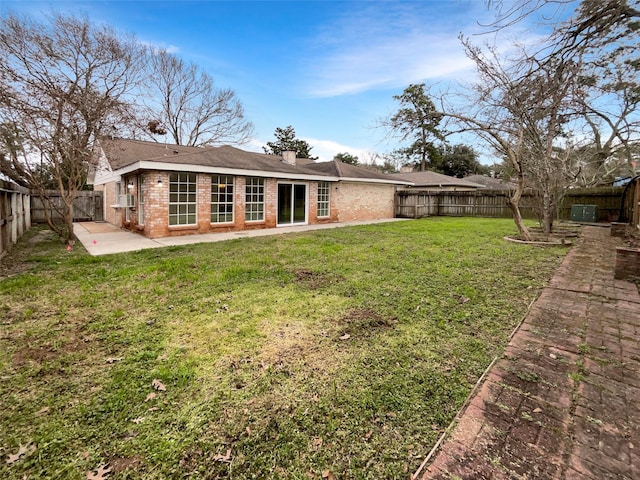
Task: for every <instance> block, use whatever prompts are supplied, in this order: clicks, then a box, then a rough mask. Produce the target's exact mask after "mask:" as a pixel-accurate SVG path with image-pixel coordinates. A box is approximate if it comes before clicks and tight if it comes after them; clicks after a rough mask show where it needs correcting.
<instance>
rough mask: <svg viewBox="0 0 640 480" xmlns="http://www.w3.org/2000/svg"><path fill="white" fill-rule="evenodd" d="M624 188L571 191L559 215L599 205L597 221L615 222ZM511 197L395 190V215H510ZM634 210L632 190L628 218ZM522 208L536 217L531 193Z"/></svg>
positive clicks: (480, 192) (501, 193)
mask: <svg viewBox="0 0 640 480" xmlns="http://www.w3.org/2000/svg"><path fill="white" fill-rule="evenodd" d="M623 190H624V187H606V188H597V189H575V190H569V191H568V192H567V193H566V194H565V196H564V198H563V199H562V202H561V204H560V205H559V207H558V209H557V216H558V217H559V218H560V219H562V220H569V219H570V218H571V207H572V206H573V205H596V207H597V212H598V213H597V220H598V221H615V220H617V219H618V212H619V210H620V202H621V199H622V192H623ZM508 199H509V192H508V191H506V190H474V191H462V192H456V191H426V190H422V191H421V190H400V191H398V192H397V193H396V205H395V213H396V217H402V218H421V217H428V216H452V217H456V216H457V217H461V216H468V217H496V218H511V217H512V214H511V210H510V208H509V204H508ZM633 209H634V194H633V192H629V193H627V195H626V196H625V205H624V207H623V213H624V214H625V218H633ZM520 211H521V213H522V216H523V217H524V218H531V219H536V218H537V215H536V211H535V208H534V198H533V196H532V195H530V194H525V195H523V197H522V199H521V201H520Z"/></svg>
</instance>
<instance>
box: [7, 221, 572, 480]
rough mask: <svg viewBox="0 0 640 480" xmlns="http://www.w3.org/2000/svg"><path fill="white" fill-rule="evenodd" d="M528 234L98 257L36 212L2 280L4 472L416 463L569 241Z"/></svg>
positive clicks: (348, 469)
mask: <svg viewBox="0 0 640 480" xmlns="http://www.w3.org/2000/svg"><path fill="white" fill-rule="evenodd" d="M514 232H515V227H514V226H513V222H511V221H508V220H494V219H469V218H460V219H454V218H431V219H424V220H414V221H406V222H398V223H389V224H380V225H371V226H362V227H348V228H339V229H335V230H321V231H316V232H310V233H300V234H291V235H276V236H273V237H261V238H242V239H238V240H233V241H228V242H221V243H212V244H200V245H191V246H185V247H170V248H164V249H155V250H147V251H142V252H137V253H128V254H119V255H111V256H104V257H90V256H89V255H88V254H87V253H86V252H85V251H84V250H83V249H82V248H81V247H76V248H75V249H74V250H73V251H72V252H70V253H68V252H66V250H64V248H63V247H62V246H61V245H60V244H59V243H57V242H56V241H51V240H50V241H48V242H41V243H36V242H35V240H34V239H33V237H34V235H35V234H37V233H38V231H37V229H34V230H33V231H32V232H30V233H29V234H28V235H27V236H26V237H25V238H24V239H23V240H22V242H21V243H20V244H19V245H18V246H16V248H15V249H14V251H13V253H12V256H13V257H12V258H16V256H20V255H22V256H23V257H24V256H27V257H28V260H30V261H31V262H32V264H31V267H30V269H29V270H27V271H25V272H23V273H19V274H15V275H12V276H10V277H9V278H5V279H3V280H2V281H0V318H2V322H1V324H0V381H1V383H0V454H1V455H2V457H3V460H2V462H1V463H0V478H10V479H22V478H56V479H65V478H69V479H72V478H73V479H83V478H87V477H86V472H88V471H95V470H96V469H97V468H98V466H99V465H104V464H108V465H109V467H110V468H111V472H110V474H108V475H106V476H105V477H104V478H107V477H108V478H109V479H114V478H153V479H155V478H211V479H214V478H233V479H245V478H291V479H309V478H317V479H320V478H322V475H323V473H324V475H325V477H328V476H329V474H328V473H327V471H330V472H331V473H332V474H333V475H334V476H335V478H336V479H351V478H354V479H355V478H362V479H364V478H367V479H391V478H401V479H406V478H408V476H409V473H408V472H413V471H414V470H415V469H416V468H417V467H418V465H419V464H420V462H421V461H422V459H423V458H424V456H425V455H426V453H427V452H428V451H429V450H430V449H431V447H432V446H433V444H434V443H435V442H436V440H437V438H438V436H439V435H440V434H441V433H442V431H443V430H444V428H446V426H447V425H448V424H449V422H450V421H451V419H452V418H453V417H454V415H455V413H456V411H457V410H458V409H459V408H460V406H461V405H462V403H463V402H464V400H465V398H466V396H467V395H468V393H469V392H470V390H471V388H472V387H473V385H474V383H475V382H476V380H477V379H478V377H479V376H480V375H481V374H482V372H483V371H484V369H485V368H486V367H487V365H488V364H489V363H490V362H491V360H492V359H493V357H494V356H496V355H498V354H500V352H501V351H502V350H503V349H504V347H505V344H506V340H507V337H508V335H509V334H510V333H511V331H512V330H513V328H514V327H515V326H516V325H517V324H518V322H519V321H520V320H521V318H522V317H523V315H524V313H525V311H526V309H527V306H528V305H529V304H530V302H531V301H532V299H533V298H534V297H535V296H536V295H537V294H538V293H539V291H540V289H541V288H542V287H543V286H544V285H545V284H546V282H547V280H548V279H549V278H550V276H551V274H552V272H553V270H554V268H555V267H556V266H557V265H558V263H559V262H560V260H561V259H562V257H563V256H564V254H565V253H566V249H563V248H559V247H558V248H535V247H528V246H523V245H516V244H512V243H508V242H505V241H504V240H503V236H504V235H507V234H511V233H514ZM34 245H35V247H37V248H34ZM2 261H3V262H4V261H7V262H8V261H10V258H6V259H3V260H2ZM154 382H155V385H156V387H154V386H153V384H154ZM158 388H159V389H158ZM163 388H164V390H163ZM29 442H31V445H30V447H31V448H28V449H27V453H26V454H23V455H21V456H19V457H18V458H17V459H16V456H12V457H10V455H14V454H16V453H18V451H19V447H20V445H23V446H24V445H27V444H28V443H29ZM34 446H35V450H33V447H34Z"/></svg>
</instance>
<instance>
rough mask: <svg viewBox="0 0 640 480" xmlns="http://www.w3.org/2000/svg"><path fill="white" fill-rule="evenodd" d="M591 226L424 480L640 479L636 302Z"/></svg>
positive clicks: (605, 241) (609, 246) (604, 239)
mask: <svg viewBox="0 0 640 480" xmlns="http://www.w3.org/2000/svg"><path fill="white" fill-rule="evenodd" d="M619 244H620V240H619V239H618V238H614V237H611V236H610V235H609V229H607V228H601V227H585V229H584V231H583V234H582V236H581V238H580V239H579V241H578V242H577V244H576V246H574V247H573V249H572V250H571V251H570V252H569V254H568V255H567V257H566V258H565V260H564V261H563V263H562V265H561V266H560V268H559V269H558V271H557V272H556V274H555V275H554V277H553V278H552V280H551V282H550V283H549V285H548V286H547V287H546V288H545V289H544V291H543V292H542V294H541V296H540V298H539V299H538V300H537V301H536V302H535V304H534V305H533V307H532V309H531V311H530V312H529V314H528V315H527V318H526V319H525V321H524V323H523V324H522V326H521V328H520V329H519V330H518V332H517V333H516V334H515V336H514V337H513V339H512V341H511V342H510V344H509V346H508V348H507V350H506V352H505V355H504V356H503V357H502V358H501V359H499V360H498V361H497V362H496V363H495V364H494V365H493V367H492V368H491V370H490V372H489V374H488V375H487V377H486V379H485V381H484V383H483V384H482V386H481V388H479V390H478V391H477V394H476V395H475V396H474V397H473V398H472V400H471V402H470V403H469V405H468V407H467V408H466V410H465V411H464V412H463V414H462V415H461V417H460V420H459V422H458V424H457V426H456V427H455V429H454V430H453V431H452V433H451V435H450V436H449V437H448V439H447V440H446V441H445V442H444V444H443V446H442V448H441V450H440V451H439V452H438V453H437V455H436V456H435V459H434V461H433V462H432V463H431V464H430V465H428V466H427V467H425V469H424V470H423V472H421V478H423V479H458V478H461V479H495V480H499V479H567V480H568V479H589V480H591V479H592V480H604V479H616V480H619V479H640V295H639V294H638V287H637V286H636V285H635V284H633V283H630V282H625V281H621V280H614V278H613V269H614V266H615V246H616V245H619Z"/></svg>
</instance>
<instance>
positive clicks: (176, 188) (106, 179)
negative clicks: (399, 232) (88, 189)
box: [93, 139, 409, 238]
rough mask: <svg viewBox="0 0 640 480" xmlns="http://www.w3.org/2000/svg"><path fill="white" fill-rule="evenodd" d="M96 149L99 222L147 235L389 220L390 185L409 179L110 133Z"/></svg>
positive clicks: (290, 157) (330, 164)
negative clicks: (113, 136) (100, 200)
mask: <svg viewBox="0 0 640 480" xmlns="http://www.w3.org/2000/svg"><path fill="white" fill-rule="evenodd" d="M98 155H99V160H98V166H97V168H96V172H95V177H94V181H93V183H94V189H95V190H96V191H102V192H103V198H104V202H103V204H104V209H105V211H104V218H105V220H107V221H108V222H110V223H112V224H114V225H118V226H121V227H123V228H126V229H128V230H132V231H136V232H139V233H141V234H143V235H145V236H147V237H150V238H157V237H167V236H173V235H188V234H195V233H215V232H227V231H235V230H249V229H256V228H273V227H278V226H285V225H296V224H302V225H307V224H320V223H332V222H348V221H355V220H376V219H385V218H393V216H394V195H395V189H396V186H397V185H403V184H408V183H409V182H406V181H403V180H400V179H394V178H391V177H389V176H387V175H384V174H380V173H377V172H372V171H369V170H367V169H365V168H361V167H354V166H352V165H347V164H344V163H342V162H339V161H335V160H334V161H330V162H322V163H314V162H312V161H310V160H308V159H296V158H295V153H294V152H284V154H283V156H282V157H280V156H274V155H266V154H261V153H255V152H247V151H244V150H240V149H238V148H234V147H231V146H222V147H202V148H201V147H185V146H181V145H167V144H164V143H156V142H146V141H140V140H125V139H110V140H103V141H101V142H100V146H99V149H98Z"/></svg>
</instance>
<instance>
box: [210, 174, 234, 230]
mask: <svg viewBox="0 0 640 480" xmlns="http://www.w3.org/2000/svg"><path fill="white" fill-rule="evenodd" d="M228 222H233V177H232V176H231V175H213V176H212V177H211V223H228Z"/></svg>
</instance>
